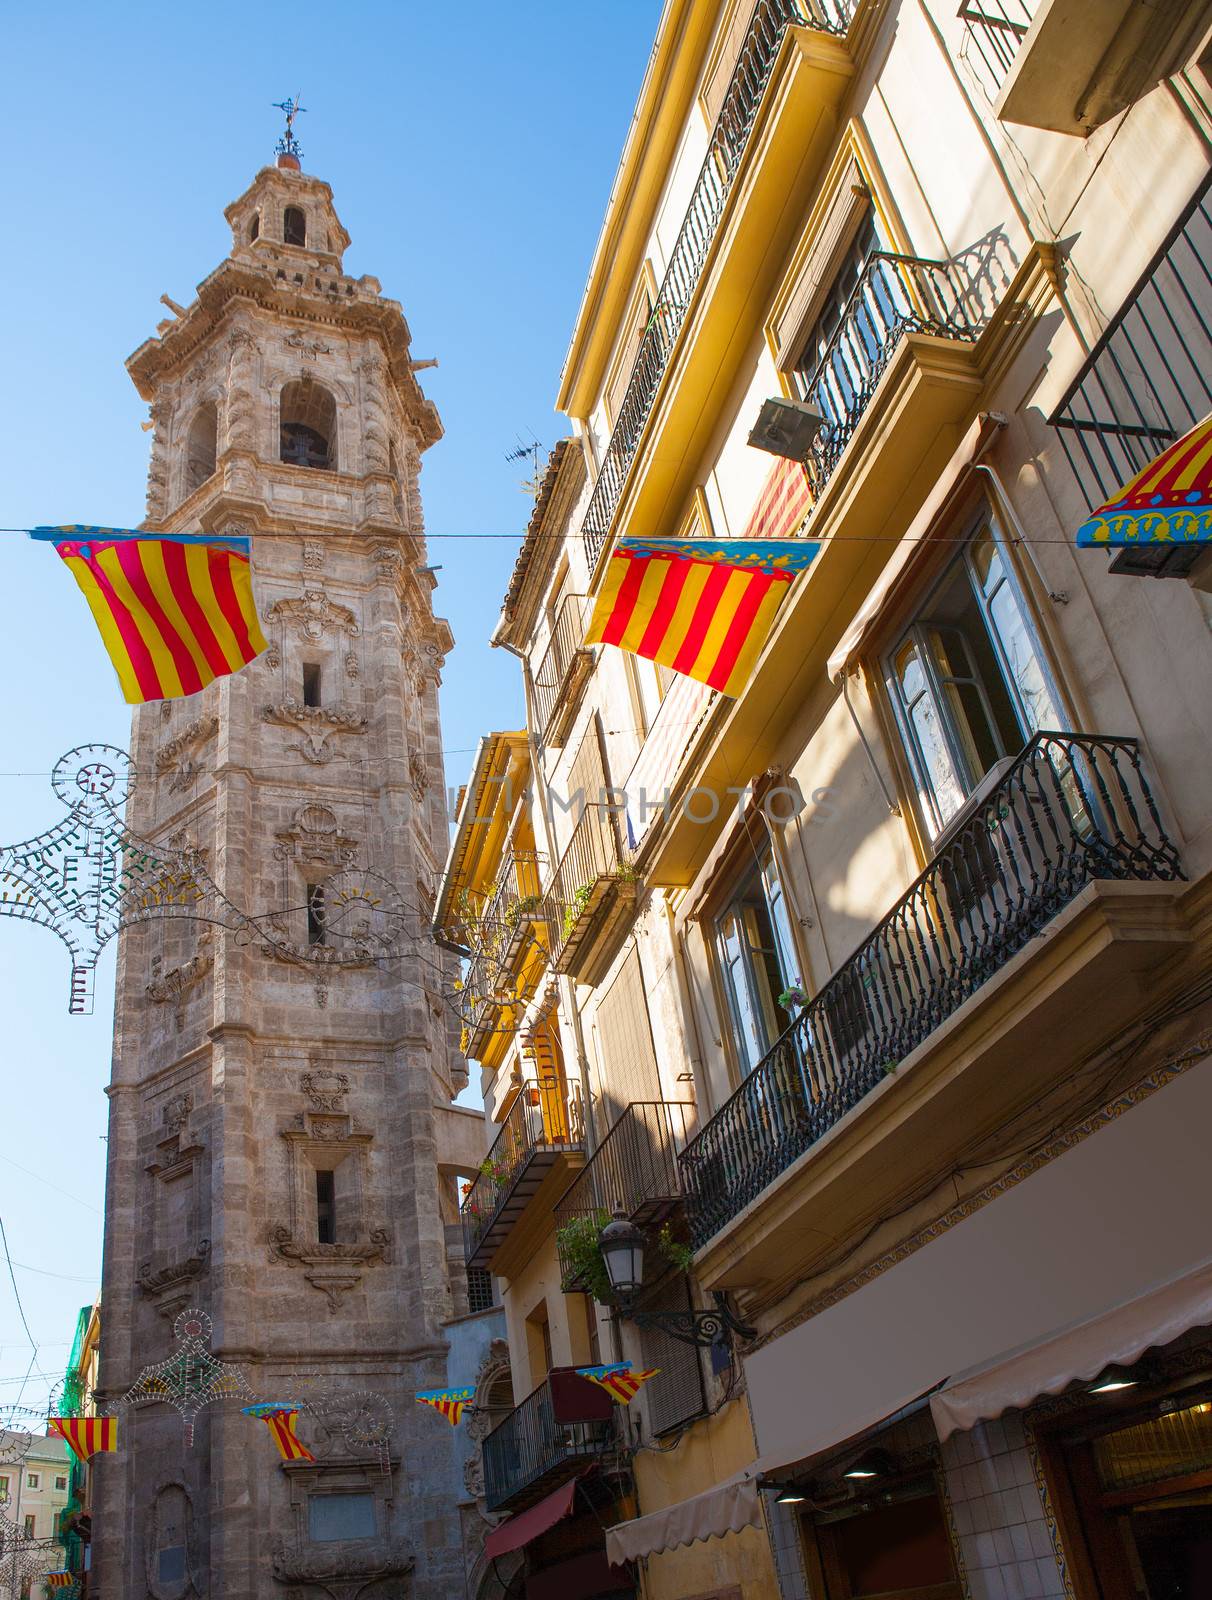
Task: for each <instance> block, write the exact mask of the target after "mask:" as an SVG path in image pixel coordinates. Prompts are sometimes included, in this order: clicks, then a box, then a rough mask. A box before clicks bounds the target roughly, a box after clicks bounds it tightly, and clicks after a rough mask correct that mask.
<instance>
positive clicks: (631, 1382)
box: [577, 1361, 661, 1406]
mask: <svg viewBox="0 0 1212 1600" xmlns="http://www.w3.org/2000/svg"><path fill="white" fill-rule="evenodd" d="M660 1370H661V1369H660V1367H645V1369H644V1370H643V1371H642V1372H635V1371H634V1370H633V1369H632V1365H631V1362H630V1361H616V1362H615V1363H614V1365H613V1366H609V1367H578V1368H577V1374H578V1376H580V1377H582V1378H588V1379H589V1381H590V1383H596V1384H597V1385H598V1387H599V1388H600V1389H605V1390H606V1392H607V1394H609V1395H610V1396H611V1397H612V1398H613V1399H615V1400H617V1401H618V1402H619V1404H620V1405H624V1406H625V1405H627V1404H628V1402H629V1401H631V1400H634V1399H635V1397H636V1395H637V1394H639V1392H640V1390H641V1389H642V1388H643V1387H644V1385H645V1384H646V1383H647V1382H648V1380H649V1378H655V1377H656V1375H657V1373H658V1372H660Z"/></svg>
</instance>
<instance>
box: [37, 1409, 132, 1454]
mask: <svg viewBox="0 0 1212 1600" xmlns="http://www.w3.org/2000/svg"><path fill="white" fill-rule="evenodd" d="M46 1425H47V1428H48V1429H49V1430H50V1432H51V1433H57V1434H58V1435H59V1437H60V1438H61V1439H62V1440H63V1441H64V1443H65V1444H67V1445H69V1446H70V1447H71V1449H72V1451H73V1452H74V1453H75V1454H76V1455H77V1456H78V1457H79V1458H80V1460H81V1461H87V1460H88V1458H89V1457H90V1456H92V1455H95V1454H96V1453H97V1451H99V1450H116V1449H117V1448H118V1419H117V1417H48V1418H47V1423H46Z"/></svg>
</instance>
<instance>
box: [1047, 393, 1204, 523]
mask: <svg viewBox="0 0 1212 1600" xmlns="http://www.w3.org/2000/svg"><path fill="white" fill-rule="evenodd" d="M1077 542H1078V544H1079V545H1083V546H1086V547H1091V546H1099V545H1101V546H1102V547H1103V548H1104V549H1106V548H1111V547H1115V546H1122V545H1149V544H1163V545H1164V544H1206V543H1208V542H1212V416H1210V417H1205V418H1204V420H1203V421H1202V422H1201V423H1200V424H1199V425H1198V426H1197V427H1194V428H1192V429H1191V431H1190V433H1185V434H1183V436H1182V438H1181V439H1176V440H1175V442H1174V443H1173V444H1172V445H1168V446H1167V447H1166V449H1164V450H1163V451H1162V453H1161V455H1159V456H1157V457H1155V459H1154V460H1152V461H1150V463H1149V465H1148V466H1147V467H1142V468H1141V470H1140V471H1139V472H1138V473H1137V474H1136V475H1135V476H1134V477H1132V478H1130V479H1129V480H1128V482H1127V483H1126V484H1124V486H1123V488H1122V489H1118V490H1117V491H1116V492H1115V494H1113V495H1112V496H1111V498H1110V500H1107V501H1105V502H1104V503H1103V504H1102V505H1101V506H1099V508H1098V510H1097V511H1095V512H1093V513H1092V515H1091V516H1090V517H1089V518H1088V519H1087V521H1085V522H1083V523H1082V525H1081V527H1080V528H1079V529H1078V530H1077Z"/></svg>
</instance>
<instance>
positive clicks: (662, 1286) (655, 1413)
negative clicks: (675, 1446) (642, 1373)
mask: <svg viewBox="0 0 1212 1600" xmlns="http://www.w3.org/2000/svg"><path fill="white" fill-rule="evenodd" d="M640 1309H641V1310H643V1311H693V1310H694V1302H693V1300H692V1299H691V1298H690V1285H689V1283H688V1282H687V1281H686V1278H685V1277H684V1276H683V1275H682V1274H680V1273H679V1274H678V1275H677V1276H675V1277H671V1278H666V1279H665V1281H664V1282H663V1283H659V1284H657V1286H656V1287H655V1288H654V1289H653V1290H652V1291H651V1292H650V1293H649V1294H646V1295H645V1296H644V1297H643V1300H642V1302H641V1306H640ZM640 1344H641V1349H642V1350H643V1352H644V1365H645V1367H659V1368H660V1369H661V1370H660V1372H659V1374H658V1375H657V1376H656V1377H655V1378H650V1379H649V1381H648V1382H647V1383H646V1384H645V1385H644V1387H643V1388H642V1389H641V1390H640V1394H641V1395H642V1396H643V1397H645V1399H646V1402H647V1410H648V1425H649V1427H650V1429H651V1430H652V1432H653V1433H664V1432H665V1431H666V1430H667V1429H669V1428H676V1427H677V1426H678V1424H679V1423H682V1422H688V1421H689V1420H690V1418H691V1417H697V1416H700V1415H701V1414H702V1413H703V1412H704V1411H705V1410H706V1409H707V1396H706V1393H705V1391H704V1389H703V1367H702V1362H701V1359H700V1356H699V1351H698V1348H697V1346H695V1345H692V1344H685V1343H684V1342H683V1341H682V1340H681V1339H673V1338H671V1337H670V1336H669V1334H667V1333H664V1332H662V1330H661V1329H660V1328H645V1329H644V1332H643V1334H642V1335H641V1341H640Z"/></svg>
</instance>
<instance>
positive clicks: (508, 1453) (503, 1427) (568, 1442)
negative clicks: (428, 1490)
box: [483, 1378, 615, 1511]
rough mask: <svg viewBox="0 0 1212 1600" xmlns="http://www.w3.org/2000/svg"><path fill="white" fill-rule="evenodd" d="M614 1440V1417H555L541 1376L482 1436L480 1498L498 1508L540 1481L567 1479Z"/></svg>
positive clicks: (491, 1508)
mask: <svg viewBox="0 0 1212 1600" xmlns="http://www.w3.org/2000/svg"><path fill="white" fill-rule="evenodd" d="M614 1442H615V1427H614V1423H613V1421H608V1422H557V1421H556V1419H555V1415H554V1410H553V1407H552V1400H551V1381H550V1379H549V1378H544V1380H543V1382H542V1383H541V1384H540V1385H539V1386H538V1388H537V1389H535V1390H534V1391H533V1392H532V1393H531V1394H529V1395H527V1397H526V1399H525V1400H523V1401H522V1403H521V1405H519V1406H515V1407H514V1409H513V1410H512V1411H511V1412H510V1413H509V1415H508V1416H507V1417H505V1418H503V1419H502V1421H500V1422H498V1423H497V1425H496V1427H495V1428H494V1429H493V1430H492V1432H491V1433H490V1434H489V1435H488V1436H487V1438H486V1439H485V1440H484V1446H483V1460H484V1503H485V1505H486V1507H487V1508H488V1510H489V1511H497V1510H499V1509H500V1508H501V1507H503V1506H506V1505H508V1504H509V1502H510V1501H512V1500H514V1499H516V1498H518V1497H520V1496H522V1495H523V1494H524V1493H525V1492H526V1491H527V1490H529V1489H531V1488H532V1486H535V1485H539V1484H542V1483H543V1482H544V1481H545V1480H548V1481H550V1480H552V1479H557V1480H558V1479H560V1478H564V1479H567V1478H569V1477H571V1476H572V1475H573V1473H574V1472H575V1470H576V1468H577V1467H578V1466H579V1465H581V1464H582V1463H587V1462H589V1461H592V1460H595V1459H596V1458H597V1457H598V1456H601V1455H603V1454H604V1453H605V1452H606V1451H608V1450H609V1449H611V1447H612V1446H613V1445H614Z"/></svg>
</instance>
